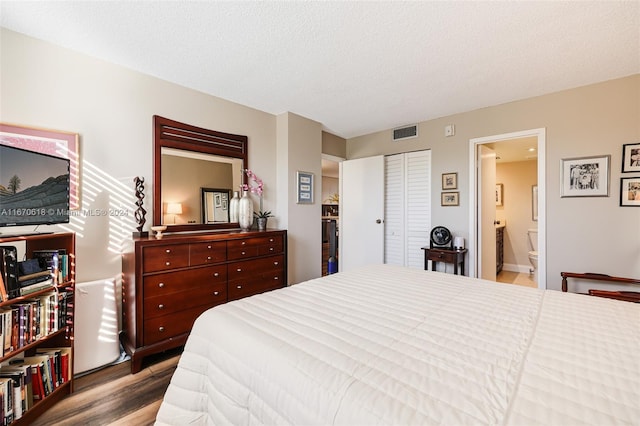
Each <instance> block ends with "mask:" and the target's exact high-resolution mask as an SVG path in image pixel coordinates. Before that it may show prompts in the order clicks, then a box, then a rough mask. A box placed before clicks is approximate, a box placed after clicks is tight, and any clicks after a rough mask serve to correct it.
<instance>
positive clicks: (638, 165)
mask: <svg viewBox="0 0 640 426" xmlns="http://www.w3.org/2000/svg"><path fill="white" fill-rule="evenodd" d="M628 172H640V143H628V144H625V145H622V173H628Z"/></svg>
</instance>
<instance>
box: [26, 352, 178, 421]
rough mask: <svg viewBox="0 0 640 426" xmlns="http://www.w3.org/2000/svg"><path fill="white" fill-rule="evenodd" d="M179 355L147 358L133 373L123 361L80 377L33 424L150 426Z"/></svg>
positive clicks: (167, 354) (165, 353)
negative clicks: (65, 394)
mask: <svg viewBox="0 0 640 426" xmlns="http://www.w3.org/2000/svg"><path fill="white" fill-rule="evenodd" d="M180 353H181V348H180V349H176V350H172V351H167V352H164V353H162V354H159V355H157V356H153V357H149V358H147V359H145V360H144V363H143V369H142V370H141V371H140V372H139V373H137V374H131V361H125V362H122V363H120V364H117V365H114V366H110V367H107V368H104V369H102V370H99V371H97V372H95V373H91V374H87V375H85V376H82V377H80V378H79V379H77V380H76V381H75V383H74V384H75V388H74V392H73V393H72V394H71V395H69V396H67V397H66V398H64V399H63V400H62V401H61V402H60V403H58V404H56V405H55V406H54V407H53V408H51V409H50V410H48V411H47V412H46V413H44V414H43V415H42V416H40V417H39V418H38V419H37V420H36V421H35V422H34V423H33V425H34V426H47V425H53V424H55V425H60V426H72V425H73V426H75V425H87V426H106V425H110V426H115V425H117V426H124V425H127V426H134V425H135V426H138V425H139V426H143V425H153V423H154V421H155V419H156V414H157V413H158V409H159V408H160V403H161V402H162V397H163V396H164V393H165V391H166V389H167V386H169V381H170V380H171V376H172V375H173V372H174V371H175V368H176V365H177V363H178V359H179V358H180Z"/></svg>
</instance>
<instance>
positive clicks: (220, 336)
mask: <svg viewBox="0 0 640 426" xmlns="http://www.w3.org/2000/svg"><path fill="white" fill-rule="evenodd" d="M639 330H640V305H638V304H634V303H628V302H621V301H616V300H610V299H603V298H597V297H590V296H584V295H578V294H572V293H561V292H559V291H551V290H548V291H543V290H538V289H531V288H524V287H518V286H511V285H504V284H497V283H493V282H489V281H483V280H479V279H475V278H469V277H464V276H457V275H451V274H444V273H440V272H431V271H423V270H417V269H409V268H403V267H399V266H392V265H376V266H370V267H367V268H364V269H360V270H354V271H349V272H344V273H338V274H334V275H329V276H327V277H323V278H319V279H314V280H310V281H307V282H304V283H300V284H296V285H294V286H291V287H287V288H284V289H281V290H276V291H272V292H269V293H265V294H262V295H257V296H253V297H250V298H246V299H242V300H239V301H235V302H232V303H228V304H225V305H221V306H218V307H215V308H212V309H210V310H209V311H207V312H205V313H204V314H202V315H201V316H200V317H199V318H198V319H197V320H196V322H195V324H194V327H193V330H192V332H191V334H190V336H189V339H188V341H187V343H186V345H185V349H184V352H183V354H182V356H181V358H180V361H179V363H178V366H177V368H176V371H175V373H174V375H173V377H172V380H171V383H170V385H169V387H168V389H167V392H166V394H165V396H164V399H163V402H162V404H161V406H160V409H159V412H158V416H157V419H156V424H157V425H186V424H190V425H191V424H198V425H205V424H206V425H209V424H211V425H212V424H233V425H245V424H293V425H327V424H345V425H357V424H360V425H371V424H393V425H429V424H442V425H479V424H490V425H495V424H510V425H529V424H541V425H571V424H597V425H612V424H636V425H637V424H640V423H639V422H640V405H639V404H638V402H639V401H640V361H639V360H640V358H639V357H640V331H639Z"/></svg>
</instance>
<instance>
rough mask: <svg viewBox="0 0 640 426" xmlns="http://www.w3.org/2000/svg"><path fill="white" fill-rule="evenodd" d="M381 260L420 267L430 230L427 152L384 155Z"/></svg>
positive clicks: (429, 172) (429, 186)
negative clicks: (382, 255)
mask: <svg viewBox="0 0 640 426" xmlns="http://www.w3.org/2000/svg"><path fill="white" fill-rule="evenodd" d="M384 193H385V201H384V203H385V212H384V224H385V235H384V263H390V264H394V265H403V266H409V267H412V268H420V269H422V268H423V267H424V253H423V251H422V250H421V247H424V246H426V245H428V244H429V232H430V230H431V151H430V150H426V151H417V152H408V153H404V154H396V155H390V156H387V157H385V191H384Z"/></svg>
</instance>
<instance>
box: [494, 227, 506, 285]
mask: <svg viewBox="0 0 640 426" xmlns="http://www.w3.org/2000/svg"><path fill="white" fill-rule="evenodd" d="M505 226H506V225H505V224H504V223H500V222H499V223H498V224H496V274H499V273H500V271H502V266H503V265H504V228H505Z"/></svg>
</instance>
